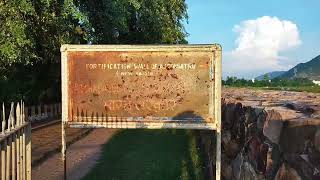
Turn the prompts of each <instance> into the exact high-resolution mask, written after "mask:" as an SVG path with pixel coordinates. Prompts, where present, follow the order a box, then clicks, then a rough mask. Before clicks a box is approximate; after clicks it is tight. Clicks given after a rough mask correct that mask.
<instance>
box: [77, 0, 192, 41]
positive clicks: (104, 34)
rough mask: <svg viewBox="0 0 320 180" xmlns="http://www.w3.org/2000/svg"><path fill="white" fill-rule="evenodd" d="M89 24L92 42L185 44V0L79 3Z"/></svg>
mask: <svg viewBox="0 0 320 180" xmlns="http://www.w3.org/2000/svg"><path fill="white" fill-rule="evenodd" d="M79 9H80V10H81V11H82V12H83V13H85V14H87V16H88V19H89V21H90V23H91V24H92V27H93V29H92V32H91V33H92V36H93V43H102V44H110V43H122V44H141V43H146V44H159V43H166V44H177V43H187V41H186V39H185V37H186V36H187V33H186V32H185V29H184V27H183V21H185V20H187V18H188V16H187V5H186V3H185V2H184V0H153V1H150V0H117V1H110V0H91V1H87V0H80V5H79Z"/></svg>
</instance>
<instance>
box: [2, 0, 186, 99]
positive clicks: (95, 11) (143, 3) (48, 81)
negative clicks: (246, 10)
mask: <svg viewBox="0 0 320 180" xmlns="http://www.w3.org/2000/svg"><path fill="white" fill-rule="evenodd" d="M186 9H187V6H186V4H185V2H184V0H168V1H166V0H155V1H148V0H115V1H111V0H91V1H86V0H32V1H30V0H0V25H1V26H0V27H1V28H0V86H1V88H0V100H5V101H16V100H19V99H21V98H22V99H24V100H26V102H27V103H38V102H39V101H41V102H44V101H54V100H56V101H59V100H60V84H61V83H60V79H61V78H60V47H61V44H88V43H100V44H110V43H115V44H117V43H121V44H140V43H146V44H160V43H169V44H173V43H186V40H185V37H186V36H187V33H186V32H185V30H184V28H183V23H182V22H183V21H185V20H187V11H186ZM2 87H3V88H2Z"/></svg>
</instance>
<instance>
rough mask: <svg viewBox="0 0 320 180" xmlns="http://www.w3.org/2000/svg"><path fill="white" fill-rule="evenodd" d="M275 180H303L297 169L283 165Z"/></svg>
mask: <svg viewBox="0 0 320 180" xmlns="http://www.w3.org/2000/svg"><path fill="white" fill-rule="evenodd" d="M275 180H301V177H300V176H299V174H298V173H297V171H296V170H295V169H293V168H291V167H290V166H289V165H288V164H286V163H283V164H282V166H281V167H280V168H279V170H278V172H277V175H276V177H275Z"/></svg>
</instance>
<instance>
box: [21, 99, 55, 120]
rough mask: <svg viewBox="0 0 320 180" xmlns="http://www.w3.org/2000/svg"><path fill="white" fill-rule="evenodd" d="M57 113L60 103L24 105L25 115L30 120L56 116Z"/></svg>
mask: <svg viewBox="0 0 320 180" xmlns="http://www.w3.org/2000/svg"><path fill="white" fill-rule="evenodd" d="M59 115H61V103H56V104H40V105H37V106H29V107H25V116H26V118H27V119H28V121H30V122H34V121H41V120H45V119H49V118H56V117H58V116H59Z"/></svg>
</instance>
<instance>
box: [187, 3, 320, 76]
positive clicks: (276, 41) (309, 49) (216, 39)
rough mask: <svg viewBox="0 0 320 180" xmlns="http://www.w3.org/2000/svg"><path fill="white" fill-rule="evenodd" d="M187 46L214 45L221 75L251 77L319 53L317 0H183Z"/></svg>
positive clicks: (319, 22) (294, 63) (319, 5)
mask: <svg viewBox="0 0 320 180" xmlns="http://www.w3.org/2000/svg"><path fill="white" fill-rule="evenodd" d="M186 2H187V5H188V14H189V20H188V23H185V28H186V31H187V32H188V33H189V36H188V38H187V39H188V41H189V43H190V44H206V43H219V44H221V45H222V47H223V76H224V77H226V76H238V77H244V78H252V77H256V76H257V75H260V74H262V73H265V72H269V71H275V70H286V69H289V68H291V67H293V66H295V65H296V64H298V63H301V62H306V61H309V60H311V59H312V58H313V57H315V56H317V55H320V11H319V7H320V1H319V0H307V1H303V0H264V1H263V0H259V1H258V0H187V1H186Z"/></svg>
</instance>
